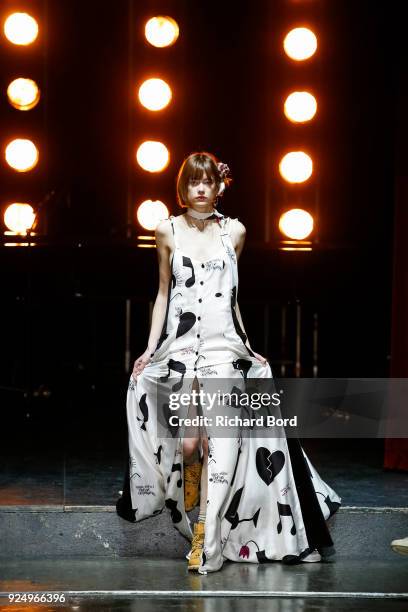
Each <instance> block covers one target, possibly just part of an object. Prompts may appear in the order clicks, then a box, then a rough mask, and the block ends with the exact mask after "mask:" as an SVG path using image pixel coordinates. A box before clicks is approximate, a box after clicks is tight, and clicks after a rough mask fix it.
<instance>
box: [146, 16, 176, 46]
mask: <svg viewBox="0 0 408 612" xmlns="http://www.w3.org/2000/svg"><path fill="white" fill-rule="evenodd" d="M145 36H146V40H147V41H148V42H149V43H150V44H151V45H153V47H169V46H170V45H173V44H174V43H175V42H176V40H177V39H178V36H179V27H178V24H177V22H176V21H175V20H174V19H173V18H172V17H164V16H158V17H152V18H151V19H149V21H147V22H146V25H145Z"/></svg>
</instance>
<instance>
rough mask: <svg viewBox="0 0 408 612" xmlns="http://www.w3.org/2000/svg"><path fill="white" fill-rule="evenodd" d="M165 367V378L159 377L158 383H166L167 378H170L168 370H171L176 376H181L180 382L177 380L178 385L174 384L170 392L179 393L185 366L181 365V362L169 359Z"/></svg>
mask: <svg viewBox="0 0 408 612" xmlns="http://www.w3.org/2000/svg"><path fill="white" fill-rule="evenodd" d="M167 367H168V369H169V371H168V372H167V374H166V376H160V379H159V380H160V382H167V380H168V378H169V376H170V370H173V371H174V372H178V374H181V380H179V382H178V383H175V384H174V385H173V386H172V388H171V390H172V391H179V390H180V389H181V387H182V386H183V379H184V376H185V373H186V364H185V363H183V362H182V361H176V360H175V359H169V360H168V362H167Z"/></svg>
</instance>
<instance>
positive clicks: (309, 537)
mask: <svg viewBox="0 0 408 612" xmlns="http://www.w3.org/2000/svg"><path fill="white" fill-rule="evenodd" d="M215 216H216V223H217V225H216V228H218V230H219V232H220V238H221V242H220V245H221V244H222V247H221V249H220V250H219V251H218V250H217V249H216V251H217V252H216V253H215V254H214V256H213V257H211V259H208V260H207V261H200V260H198V259H195V258H193V257H190V256H189V254H188V253H186V252H185V251H184V250H183V249H182V245H181V244H180V242H179V235H178V228H177V224H176V223H175V222H174V219H175V218H174V216H170V217H169V220H168V221H169V223H171V227H172V235H173V239H174V250H173V255H172V258H171V276H170V281H169V287H168V295H167V306H166V313H165V318H164V323H163V327H162V331H161V335H160V338H159V340H158V343H157V346H156V349H155V351H154V353H153V356H152V359H151V361H150V363H148V364H147V365H146V366H145V368H144V369H143V371H142V373H141V374H140V375H139V376H138V377H137V379H136V380H135V379H134V378H133V375H131V377H130V381H129V388H128V393H127V402H126V409H127V423H128V445H129V461H128V466H127V471H126V474H125V482H124V487H123V494H122V496H121V498H120V499H119V500H118V501H117V504H116V508H117V512H118V514H119V515H120V516H121V517H122V518H125V519H127V520H130V521H132V522H135V521H140V520H142V519H144V518H147V517H149V516H153V515H155V514H158V513H161V512H162V511H163V510H164V509H165V508H167V509H168V510H169V512H170V518H171V520H172V522H173V525H174V526H175V527H176V528H177V529H178V530H179V531H180V533H182V534H183V535H185V536H187V537H188V538H190V539H192V536H193V534H192V525H191V521H190V518H189V516H188V515H187V513H186V512H185V508H184V489H183V482H184V469H183V434H184V429H183V428H182V427H179V428H177V427H176V428H174V429H173V430H172V428H171V427H170V426H169V430H170V432H171V435H170V434H169V433H168V432H166V435H164V434H163V428H162V427H161V424H162V415H163V414H164V412H163V411H164V409H166V410H167V412H168V413H169V412H170V411H169V410H168V404H165V403H163V402H162V398H161V396H160V393H158V389H159V388H160V385H162V384H165V383H170V382H171V384H172V385H173V386H172V389H177V392H179V393H182V392H191V390H192V388H193V383H194V381H195V380H197V381H198V382H199V385H200V388H201V389H202V390H203V391H204V392H205V391H206V390H208V391H209V390H210V388H211V391H213V389H214V384H217V383H221V382H222V385H223V388H224V389H226V388H227V387H228V390H229V391H231V389H240V390H242V389H245V385H247V384H248V382H251V383H252V384H254V385H255V386H256V385H257V384H258V383H260V382H263V383H265V382H266V383H271V384H272V385H273V376H272V370H271V367H270V365H269V363H266V364H263V363H261V362H260V361H259V359H257V358H256V357H255V355H254V353H253V352H252V350H251V349H250V348H249V347H248V346H247V345H246V341H247V337H246V334H245V332H244V331H243V330H242V328H241V326H240V324H239V321H238V317H237V314H236V304H237V296H238V266H237V258H236V253H235V249H234V246H233V244H232V241H231V236H230V228H231V223H232V221H233V220H232V219H231V218H230V217H225V216H224V215H222V214H221V213H219V212H218V211H216V213H215ZM265 379H268V380H265ZM174 383H175V384H174ZM228 409H229V410H230V411H231V414H232V413H234V414H236V409H233V408H231V407H228ZM186 410H187V409H186ZM200 410H201V413H206V414H211V412H210V406H209V405H207V404H206V400H203V401H202V402H201V405H200ZM234 411H235V412H234ZM189 414H190V413H189ZM167 418H168V415H167V417H166V419H167ZM168 423H169V422H168V420H166V425H168ZM225 432H226V433H225V436H224V434H222V435H223V437H221V434H220V428H218V429H217V428H213V427H212V426H211V425H209V426H207V427H206V434H207V436H208V446H209V457H208V495H207V512H206V522H205V539H204V547H203V553H202V557H201V563H200V568H199V570H198V571H199V573H203V574H205V573H207V572H211V571H217V570H219V569H221V567H222V565H223V561H224V560H225V559H229V560H232V561H237V562H252V563H267V562H272V561H282V562H284V563H297V562H300V561H301V560H302V558H304V557H306V556H307V555H308V554H310V553H311V552H312V551H314V550H315V549H317V550H318V551H319V552H320V554H321V555H322V556H329V555H331V554H333V552H334V548H333V542H332V540H331V537H330V534H329V531H328V529H327V525H326V520H327V519H328V518H329V517H330V516H332V515H333V514H334V512H336V510H337V509H338V508H339V506H340V504H341V499H340V497H339V496H338V495H337V493H336V492H335V491H334V490H333V489H332V488H330V486H329V485H328V484H327V483H325V482H324V481H323V480H322V479H321V478H320V476H319V474H318V473H317V471H316V470H315V468H314V467H313V465H312V464H311V462H310V460H309V458H308V457H307V455H306V453H305V452H304V450H303V448H302V447H301V445H300V443H299V441H298V440H297V439H296V438H286V437H285V435H284V434H283V435H281V436H280V437H276V436H274V437H265V433H263V435H262V437H257V436H256V432H255V431H251V430H248V429H246V430H245V433H243V431H242V430H240V429H239V427H238V428H236V429H234V428H229V429H228V431H227V430H225ZM200 451H202V449H200ZM187 558H188V555H187Z"/></svg>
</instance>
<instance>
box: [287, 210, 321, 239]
mask: <svg viewBox="0 0 408 612" xmlns="http://www.w3.org/2000/svg"><path fill="white" fill-rule="evenodd" d="M279 229H280V231H281V232H282V234H285V236H288V238H292V239H293V240H304V239H305V238H307V236H309V235H310V234H311V233H312V231H313V217H312V215H311V214H310V213H308V212H307V211H306V210H302V209H301V208H292V210H288V211H287V212H285V213H284V214H283V215H281V217H280V219H279Z"/></svg>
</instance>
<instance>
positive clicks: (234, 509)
mask: <svg viewBox="0 0 408 612" xmlns="http://www.w3.org/2000/svg"><path fill="white" fill-rule="evenodd" d="M243 490H244V487H241V488H240V489H238V491H236V493H234V497H233V498H232V501H231V503H230V505H229V506H228V510H227V511H226V513H225V519H226V520H227V521H228V522H229V523H231V529H235V528H236V527H238V525H239V523H244V522H245V521H253V522H254V526H255V527H256V525H257V523H258V517H259V513H260V511H261V509H260V508H259V509H258V510H257V511H256V512H255V514H254V515H253V516H252V517H251V518H245V519H240V518H239V515H238V506H239V502H240V501H241V497H242V491H243Z"/></svg>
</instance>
